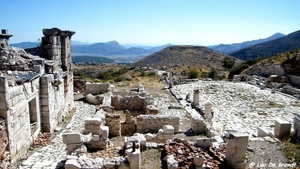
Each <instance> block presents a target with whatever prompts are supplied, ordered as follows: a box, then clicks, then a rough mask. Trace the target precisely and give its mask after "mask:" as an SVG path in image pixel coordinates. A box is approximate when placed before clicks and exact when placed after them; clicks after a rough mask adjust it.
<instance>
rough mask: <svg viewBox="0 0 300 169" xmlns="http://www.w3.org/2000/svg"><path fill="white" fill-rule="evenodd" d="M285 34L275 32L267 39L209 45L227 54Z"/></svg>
mask: <svg viewBox="0 0 300 169" xmlns="http://www.w3.org/2000/svg"><path fill="white" fill-rule="evenodd" d="M284 36H285V35H284V34H282V33H275V34H274V35H272V36H270V37H267V38H265V39H258V40H251V41H246V42H242V43H233V44H220V45H214V46H208V47H209V48H211V49H213V50H217V51H220V52H223V53H226V54H229V53H232V52H234V51H238V50H241V49H244V48H247V47H250V46H253V45H256V44H260V43H264V42H268V41H271V40H274V39H278V38H281V37H284Z"/></svg>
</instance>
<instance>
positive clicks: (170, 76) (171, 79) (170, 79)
mask: <svg viewBox="0 0 300 169" xmlns="http://www.w3.org/2000/svg"><path fill="white" fill-rule="evenodd" d="M172 84H173V77H172V72H169V88H172Z"/></svg>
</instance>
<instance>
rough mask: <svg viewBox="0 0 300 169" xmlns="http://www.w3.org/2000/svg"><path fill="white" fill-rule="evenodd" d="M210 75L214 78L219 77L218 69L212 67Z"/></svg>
mask: <svg viewBox="0 0 300 169" xmlns="http://www.w3.org/2000/svg"><path fill="white" fill-rule="evenodd" d="M208 77H209V78H212V79H216V77H217V70H216V69H214V68H212V69H211V71H210V72H209V73H208Z"/></svg>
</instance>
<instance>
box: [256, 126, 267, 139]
mask: <svg viewBox="0 0 300 169" xmlns="http://www.w3.org/2000/svg"><path fill="white" fill-rule="evenodd" d="M268 135H269V131H268V130H267V129H265V128H262V127H258V128H257V137H265V136H268Z"/></svg>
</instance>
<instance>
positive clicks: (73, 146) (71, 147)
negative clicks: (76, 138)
mask: <svg viewBox="0 0 300 169" xmlns="http://www.w3.org/2000/svg"><path fill="white" fill-rule="evenodd" d="M80 146H82V144H81V143H77V144H67V154H72V152H73V151H74V150H76V149H77V148H79V147H80Z"/></svg>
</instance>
